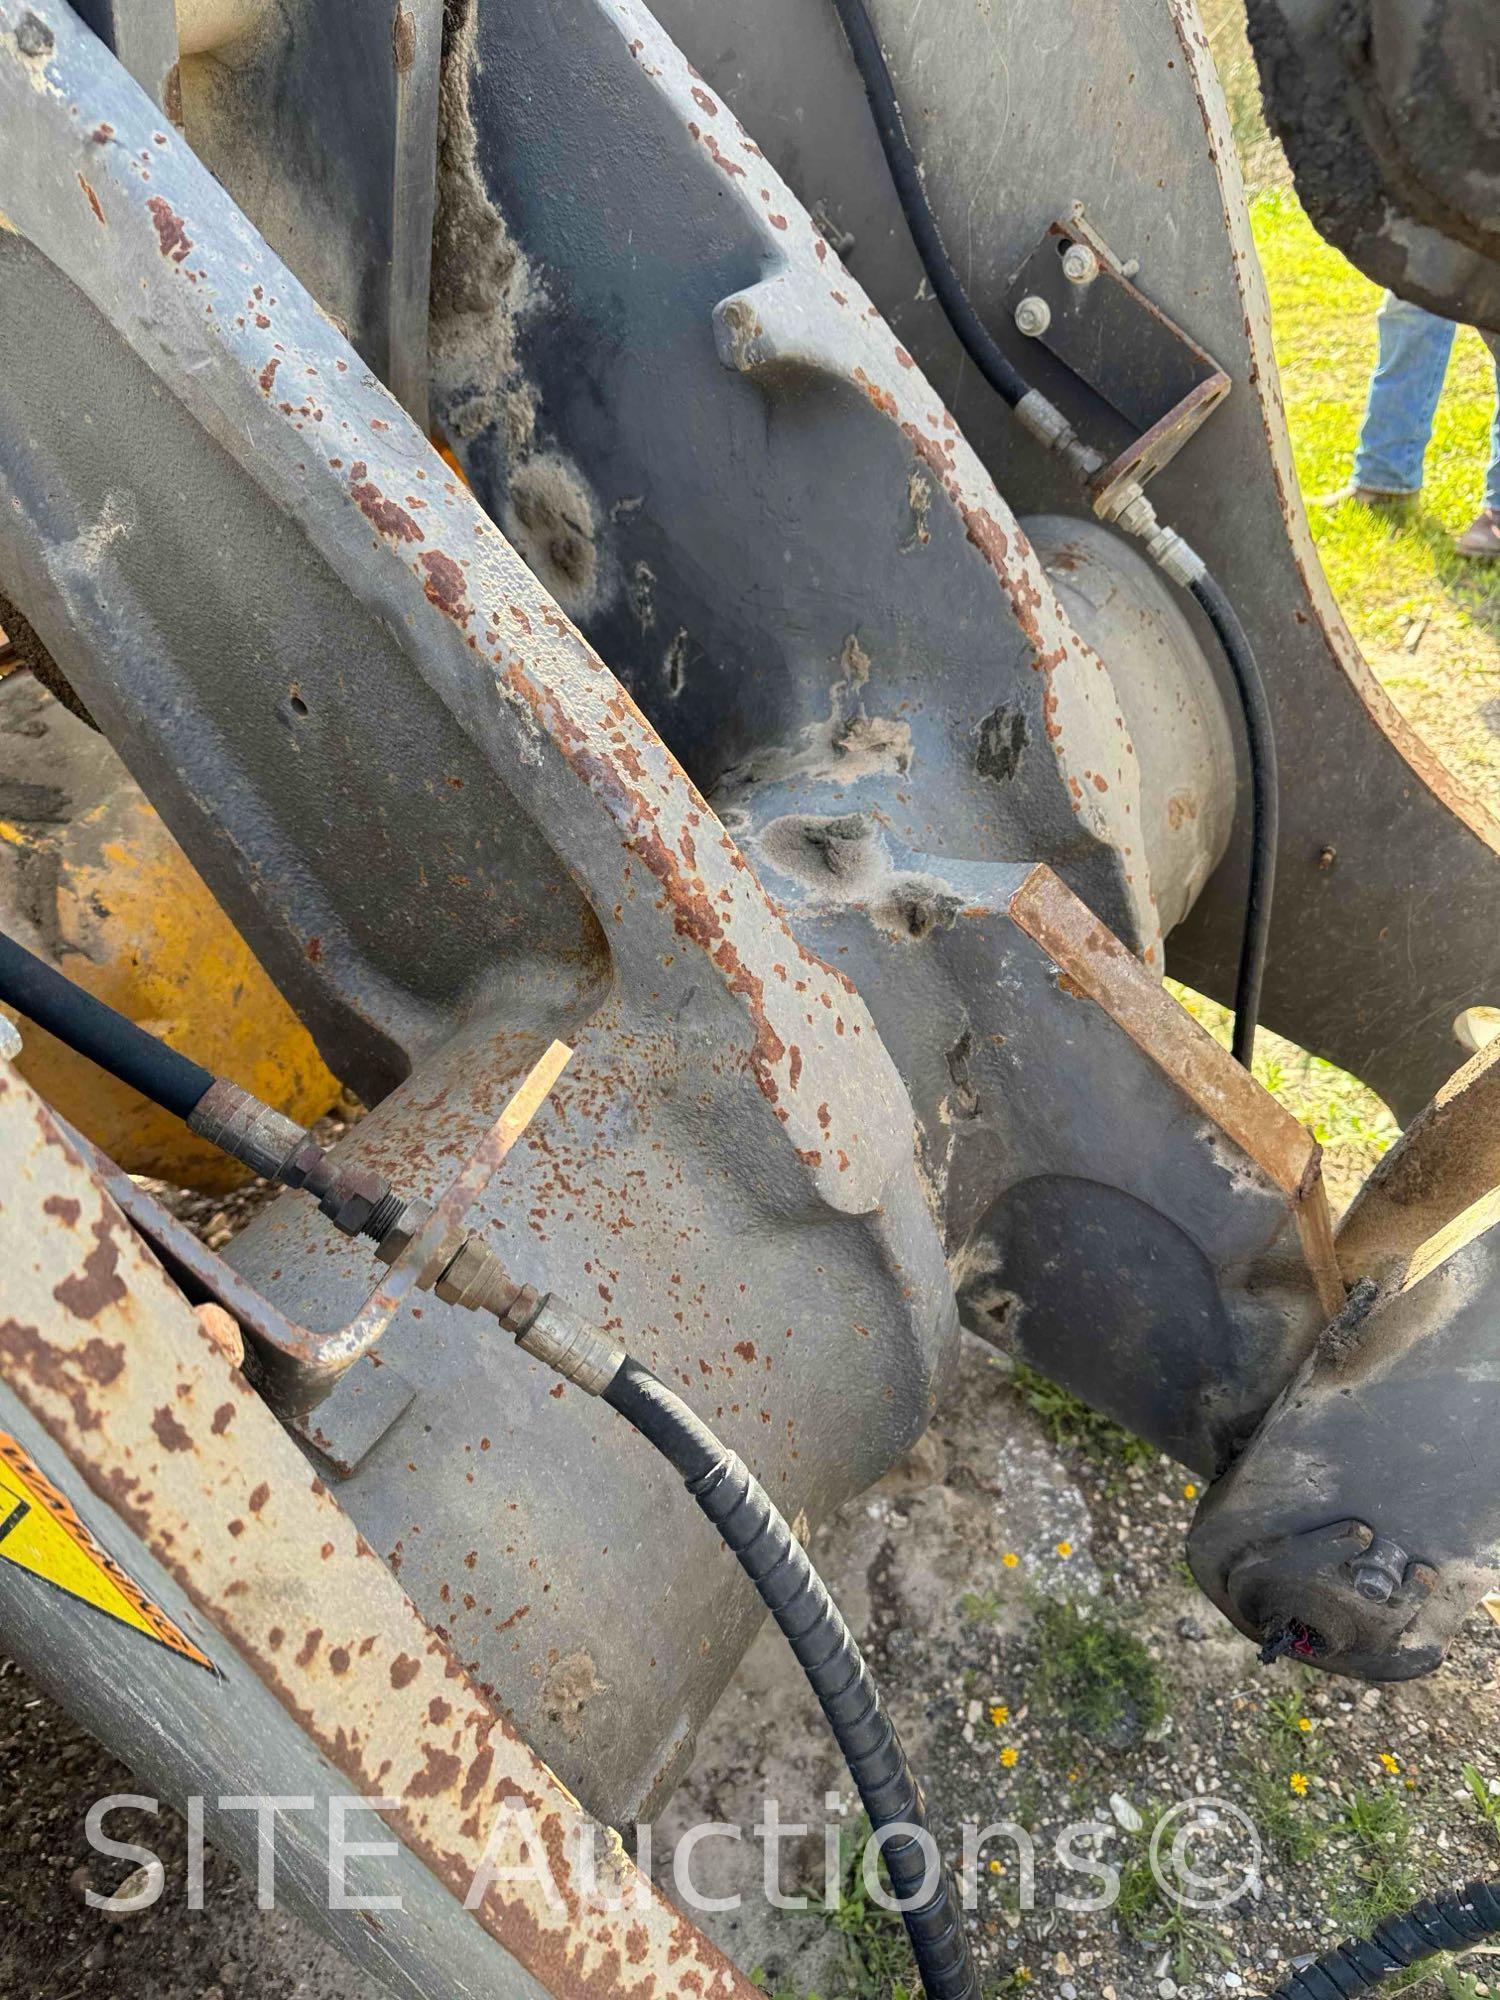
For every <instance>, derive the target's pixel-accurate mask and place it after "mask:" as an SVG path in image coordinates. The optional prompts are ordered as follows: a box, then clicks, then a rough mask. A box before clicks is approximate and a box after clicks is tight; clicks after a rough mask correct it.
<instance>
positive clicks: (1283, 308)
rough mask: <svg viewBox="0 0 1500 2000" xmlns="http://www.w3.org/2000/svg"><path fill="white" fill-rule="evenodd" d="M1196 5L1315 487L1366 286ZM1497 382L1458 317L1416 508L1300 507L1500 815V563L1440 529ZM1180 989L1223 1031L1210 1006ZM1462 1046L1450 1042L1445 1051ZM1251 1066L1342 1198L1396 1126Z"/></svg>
mask: <svg viewBox="0 0 1500 2000" xmlns="http://www.w3.org/2000/svg"><path fill="white" fill-rule="evenodd" d="M1203 15H1204V24H1205V27H1206V28H1207V31H1208V34H1209V38H1210V42H1211V44H1212V48H1213V53H1214V58H1215V61H1216V62H1217V64H1218V68H1219V74H1220V77H1221V79H1222V81H1223V84H1224V91H1225V97H1226V100H1227V102H1228V105H1229V114H1230V122H1231V124H1232V126H1233V128H1234V133H1235V139H1236V142H1237V144H1238V147H1239V151H1240V157H1241V162H1242V164H1243V167H1244V171H1245V179H1246V183H1247V185H1248V187H1249V188H1250V190H1251V197H1252V199H1251V219H1252V224H1253V227H1254V232H1255V239H1256V244H1257V247H1258V248H1259V251H1260V256H1261V263H1262V267H1263V269H1264V272H1265V278H1266V286H1267V290H1268V292H1269V295H1270V299H1271V311H1272V325H1273V331H1274V338H1275V345H1276V358H1277V363H1278V366H1279V369H1280V374H1281V386H1282V393H1283V397H1284V400H1285V404H1286V412H1287V421H1288V425H1289V428H1290V431H1291V437H1292V446H1293V452H1294V456H1295V459H1296V465H1297V473H1298V477H1299V480H1300V483H1301V486H1302V490H1303V493H1304V494H1305V495H1308V496H1310V497H1312V498H1316V497H1318V496H1321V495H1324V494H1327V493H1331V492H1333V491H1336V490H1337V489H1338V488H1339V487H1341V486H1342V485H1343V483H1344V482H1345V480H1346V479H1347V478H1348V476H1349V471H1350V466H1351V463H1352V460H1353V455H1354V447H1355V442H1356V438H1357V436H1358V431H1359V423H1360V418H1361V415H1362V413H1363V410H1364V402H1365V393H1366V389H1367V386H1368V383H1369V376H1370V369H1371V366H1372V364H1373V361H1374V357H1375V308H1376V306H1377V305H1378V303H1379V299H1380V293H1379V291H1378V290H1377V288H1376V287H1375V286H1374V285H1372V284H1370V283H1369V281H1368V280H1367V279H1365V278H1364V277H1362V276H1361V275H1360V273H1359V272H1358V271H1356V270H1355V269H1354V267H1353V266H1352V265H1351V264H1349V263H1348V262H1346V260H1345V259H1344V258H1343V257H1341V256H1340V255H1339V253H1338V252H1337V251H1336V250H1333V249H1331V248H1330V247H1329V246H1328V245H1327V244H1326V243H1324V242H1323V241H1322V240H1321V239H1320V238H1319V236H1318V235H1317V233H1316V232H1315V231H1314V229H1313V227H1312V225H1311V224H1310V223H1309V221H1308V220H1307V217H1306V216H1305V215H1304V214H1303V212H1302V209H1301V207H1300V206H1299V204H1298V202H1297V199H1296V195H1295V194H1294V192H1293V190H1292V186H1291V179H1290V175H1289V173H1288V171H1287V167H1286V162H1285V160H1284V159H1283V157H1282V156H1281V153H1280V149H1279V147H1278V146H1277V145H1276V144H1275V142H1274V141H1273V140H1272V139H1271V138H1270V136H1269V134H1268V133H1267V131H1266V129H1265V124H1264V121H1263V118H1262V115H1261V109H1260V89H1259V81H1258V78H1257V76H1256V71H1255V64H1254V60H1253V58H1252V56H1251V53H1250V48H1249V43H1248V41H1247V39H1246V35H1245V26H1244V5H1243V0H1204V5H1203ZM1494 382H1495V371H1494V364H1493V362H1492V360H1491V358H1490V356H1489V354H1488V352H1487V350H1486V349H1485V347H1484V345H1483V343H1482V342H1481V341H1480V339H1479V336H1478V335H1477V334H1475V333H1473V332H1471V331H1469V330H1467V329H1463V330H1461V331H1460V333H1459V335H1458V339H1457V341H1456V343H1455V347H1454V355H1453V361H1452V364H1451V366H1450V368H1449V372H1448V381H1447V385H1446V389H1445V393H1444V397H1443V401H1442V403H1441V405H1440V407H1439V411H1438V417H1437V423H1436V426H1435V429H1434V433H1433V440H1432V446H1431V449H1430V451H1429V453H1428V456H1427V468H1426V485H1425V489H1424V492H1423V497H1422V504H1421V507H1420V509H1419V510H1418V511H1417V512H1416V513H1415V514H1414V515H1413V516H1412V517H1410V518H1406V519H1400V520H1394V521H1393V520H1391V519H1389V518H1387V517H1383V516H1382V515H1380V514H1377V513H1372V512H1370V511H1369V510H1366V509H1364V508H1360V507H1357V506H1349V505H1345V506H1342V507H1338V508H1334V509H1331V510H1323V509H1319V508H1317V507H1310V508H1309V521H1310V525H1311V529H1312V534H1313V538H1314V541H1315V542H1316V544H1317V547H1318V552H1319V555H1320V557H1321V559H1322V562H1323V567H1324V570H1325V572H1326V573H1327V576H1328V580H1329V582H1330V584H1331V585H1332V586H1333V589H1334V592H1335V594H1336V595H1337V597H1338V599H1339V603H1340V605H1341V607H1342V609H1343V612H1344V616H1345V619H1346V621H1347V623H1348V625H1349V627H1350V630H1351V631H1352V633H1353V635H1354V638H1355V640H1356V641H1357V642H1358V644H1359V646H1360V647H1361V649H1362V650H1363V652H1364V654H1365V657H1366V659H1367V660H1368V662H1369V664H1370V666H1371V667H1372V669H1373V670H1374V673H1375V675H1376V677H1377V679H1378V680H1379V681H1380V682H1381V684H1382V685H1383V687H1384V688H1385V691H1386V692H1387V694H1388V695H1389V696H1390V697H1391V699H1392V701H1393V702H1394V703H1395V705H1396V707H1397V708H1398V709H1399V710H1400V711H1401V712H1402V713H1403V715H1404V716H1405V717H1406V719H1407V721H1408V722H1410V723H1411V725H1412V726H1413V727H1414V728H1415V729H1416V730H1417V732H1418V733H1419V734H1420V735H1421V736H1423V737H1424V738H1425V739H1426V741H1427V742H1428V744H1429V745H1430V746H1431V747H1432V748H1433V749H1434V750H1436V752H1437V753H1438V755H1439V756H1440V757H1441V758H1442V759H1443V761H1444V762H1445V763H1447V764H1448V766H1449V767H1450V769H1452V770H1453V771H1454V772H1455V774H1456V775H1457V776H1458V778H1459V779H1460V781H1461V782H1462V783H1463V784H1464V786H1465V787H1466V788H1467V789H1468V790H1469V791H1470V792H1471V793H1473V794H1474V795H1475V796H1477V797H1478V798H1479V799H1480V800H1481V801H1482V802H1483V803H1485V804H1486V805H1488V807H1489V809H1490V810H1491V811H1492V812H1497V813H1500V565H1496V566H1489V567H1487V566H1485V565H1483V564H1475V563H1466V562H1465V561H1464V560H1463V559H1462V558H1461V557H1459V556H1458V555H1457V554H1456V553H1455V552H1454V550H1453V547H1452V539H1451V538H1452V536H1453V535H1454V533H1455V532H1457V531H1459V530H1461V529H1462V528H1464V527H1465V526H1466V525H1467V524H1468V522H1469V521H1470V520H1471V519H1472V518H1473V516H1474V514H1475V513H1476V512H1477V511H1478V509H1479V506H1480V503H1481V498H1482V489H1483V479H1484V468H1485V464H1486V461H1487V459H1488V456H1489V441H1490V423H1491V417H1492V414H1493V410H1494ZM1179 997H1184V998H1185V1001H1186V1004H1187V1005H1188V1006H1189V1008H1190V1010H1191V1011H1192V1012H1193V1013H1194V1014H1195V1015H1196V1016H1197V1017H1198V1018H1199V1019H1200V1020H1201V1021H1202V1022H1203V1023H1204V1025H1205V1026H1207V1027H1208V1028H1209V1029H1210V1031H1211V1032H1213V1033H1214V1034H1216V1035H1218V1036H1219V1037H1220V1038H1221V1039H1227V1016H1226V1015H1225V1014H1224V1011H1223V1010H1222V1009H1221V1008H1217V1007H1215V1006H1213V1004H1212V1003H1211V1002H1208V1001H1204V1000H1201V999H1199V998H1198V997H1197V996H1193V995H1186V996H1184V995H1182V994H1179ZM1461 1059H1462V1051H1461V1050H1460V1049H1459V1047H1458V1045H1457V1043H1455V1045H1454V1064H1455V1067H1457V1064H1458V1062H1459V1061H1460V1060H1461ZM1256 1073H1257V1075H1258V1076H1259V1077H1260V1080H1261V1081H1262V1083H1264V1084H1265V1085H1266V1087H1267V1088H1268V1089H1269V1090H1270V1091H1271V1092H1272V1093H1273V1094H1274V1095H1275V1096H1276V1097H1278V1098H1279V1099H1280V1100H1281V1102H1282V1103H1284V1104H1285V1105H1286V1106H1287V1107H1288V1108H1289V1109H1290V1110H1291V1111H1292V1112H1293V1113H1294V1114H1295V1115H1296V1116H1297V1117H1298V1118H1300V1119H1302V1121H1303V1122H1304V1123H1305V1124H1307V1125H1308V1126H1309V1127H1310V1128H1311V1129H1312V1131H1313V1132H1314V1134H1315V1135H1316V1137H1317V1138H1318V1140H1319V1141H1320V1143H1321V1144H1322V1145H1323V1147H1324V1149H1325V1162H1324V1173H1325V1179H1326V1181H1327V1184H1328V1189H1329V1196H1330V1199H1331V1200H1332V1201H1333V1203H1334V1206H1335V1208H1342V1207H1343V1206H1344V1205H1345V1204H1346V1203H1347V1201H1348V1199H1349V1197H1350V1196H1351V1195H1352V1193H1353V1191H1354V1189H1355V1188H1356V1187H1357V1185H1358V1184H1359V1182H1360V1181H1361V1180H1362V1179H1363V1177H1364V1176H1365V1174H1366V1173H1368V1171H1369V1169H1370V1168H1371V1167H1372V1166H1373V1165H1374V1163H1375V1161H1376V1160H1377V1159H1378V1158H1379V1157H1380V1154H1381V1153H1382V1152H1383V1151H1384V1149H1385V1147H1386V1146H1388V1145H1389V1144H1390V1143H1391V1141H1392V1139H1393V1138H1394V1137H1395V1135H1396V1127H1395V1123H1394V1121H1393V1120H1392V1119H1391V1117H1390V1116H1389V1114H1388V1112H1387V1111H1386V1109H1385V1107H1384V1106H1383V1105H1382V1104H1381V1103H1380V1101H1379V1100H1378V1099H1377V1098H1375V1097H1374V1096H1373V1095H1372V1094H1371V1093H1370V1092H1369V1091H1367V1090H1365V1089H1364V1088H1363V1087H1362V1086H1361V1085H1360V1084H1359V1083H1358V1082H1357V1081H1355V1080H1354V1079H1353V1078H1349V1077H1346V1076H1345V1075H1344V1074H1343V1072H1342V1071H1340V1070H1337V1069H1335V1068H1334V1067H1333V1066H1332V1065H1331V1064H1328V1063H1323V1062H1320V1061H1318V1060H1317V1059H1316V1058H1314V1057H1312V1056H1309V1055H1307V1054H1306V1053H1305V1052H1304V1051H1302V1050H1300V1049H1297V1048H1295V1047H1294V1046H1293V1045H1291V1044H1290V1043H1287V1042H1283V1041H1281V1040H1279V1039H1278V1038H1277V1037H1275V1036H1272V1035H1269V1034H1265V1033H1263V1034H1262V1036H1261V1039H1260V1046H1259V1050H1258V1059H1257V1062H1256Z"/></svg>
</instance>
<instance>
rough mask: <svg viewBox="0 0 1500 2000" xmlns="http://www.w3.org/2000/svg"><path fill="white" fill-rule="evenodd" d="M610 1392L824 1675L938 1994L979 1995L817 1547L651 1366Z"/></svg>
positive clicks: (941, 1867) (805, 1663)
mask: <svg viewBox="0 0 1500 2000" xmlns="http://www.w3.org/2000/svg"><path fill="white" fill-rule="evenodd" d="M604 1400H605V1402H606V1403H608V1404H610V1405H611V1407H612V1408H614V1409H616V1410H618V1411H619V1413H620V1415H621V1416H622V1417H625V1418H626V1419H627V1420H628V1421H629V1422H630V1423H632V1424H633V1425H634V1426H635V1428H636V1429H637V1430H638V1431H639V1432H640V1433H641V1435H642V1437H644V1438H645V1439H646V1440H647V1441H648V1442H649V1443H650V1444H652V1445H654V1446H655V1447H656V1449H657V1450H658V1451H659V1452H661V1454H662V1456H663V1457H664V1458H666V1459H667V1460H668V1461H669V1462H670V1463H671V1464H672V1465H673V1466H674V1467H675V1468H676V1470H677V1471H678V1472H679V1473H680V1474H681V1475H682V1478H683V1480H684V1481H685V1482H686V1485H687V1489H688V1491H689V1493H691V1494H692V1496H693V1498H694V1499H695V1500H696V1501H697V1503H698V1505H699V1507H700V1508H701V1509H702V1510H703V1512H704V1513H705V1514H706V1515H707V1516H708V1518H709V1520H710V1521H712V1522H713V1524H714V1526H715V1527H716V1528H717V1529H718V1531H719V1533H720V1535H721V1536H722V1537H723V1539H724V1542H725V1544H726V1546H727V1547H728V1548H729V1549H730V1550H732V1552H733V1553H734V1555H735V1556H736V1557H737V1558H738V1561H739V1564H740V1567H741V1568H742V1569H743V1570H744V1572H745V1574H746V1575H747V1576H748V1577H749V1578H750V1581H751V1582H752V1583H753V1584H754V1585H755V1587H756V1589H757V1590H758V1591H759V1592H760V1595H761V1598H762V1600H763V1601H764V1603H765V1605H766V1608H767V1609H768V1610H769V1611H770V1613H771V1615H772V1617H773V1618H774V1619H775V1620H776V1623H777V1624H778V1625H779V1626H780V1627H781V1630H782V1632H783V1633H784V1634H785V1636H786V1638H787V1640H788V1642H789V1644H790V1645H791V1648H792V1651H793V1652H794V1653H795V1654H796V1656H797V1659H798V1661H799V1662H800V1663H801V1666H802V1669H803V1672H804V1673H805V1674H806V1675H807V1678H808V1680H809V1681H810V1682H811V1684H812V1689H813V1692H814V1694H816V1695H817V1697H818V1701H819V1703H820V1704H821V1706H822V1709H823V1713H824V1715H825V1716H826V1717H827V1718H828V1724H829V1727H830V1728H831V1729H832V1731H833V1733H834V1736H835V1737H836V1738H837V1741H838V1745H839V1748H840V1750H841V1751H842V1752H843V1754H844V1759H845V1761H846V1762H847V1764H848V1766H849V1773H850V1776H851V1777H852V1778H853V1779H854V1782H855V1785H856V1786H857V1788H858V1790H859V1795H860V1798H861V1799H862V1800H863V1802H864V1807H865V1811H866V1812H867V1813H868V1814H869V1817H870V1824H871V1826H872V1828H874V1830H875V1832H876V1834H877V1835H878V1834H879V1833H880V1831H881V1829H882V1828H884V1827H896V1828H901V1829H906V1830H907V1831H903V1832H898V1833H894V1834H893V1835H891V1837H890V1838H888V1839H886V1840H884V1841H883V1842H882V1843H881V1845H882V1851H883V1854H884V1858H885V1864H886V1869H887V1871H888V1873H889V1875H890V1880H891V1888H892V1890H893V1892H894V1894H895V1896H896V1898H897V1900H898V1901H899V1902H900V1904H901V1905H902V1912H901V1914H902V1916H903V1918H904V1919H905V1922H906V1929H907V1934H908V1935H909V1937H910V1938H911V1945H912V1951H913V1953H914V1955H915V1957H916V1961H917V1968H918V1970H919V1972H920V1973H921V1977H922V1986H923V1990H924V1991H925V1992H926V1993H927V1994H928V1995H929V2000H979V1995H980V1987H979V1978H978V1974H977V1972H976V1971H975V1968H974V1964H973V1960H972V1958H971V1956H970V1953H969V1941H968V1937H967V1935H966V1934H965V1931H964V1923H963V1911H962V1908H961V1906H960V1903H959V1898H958V1892H957V1889H956V1886H955V1884H954V1881H953V1877H952V1875H951V1873H950V1872H949V1870H948V1868H947V1866H946V1865H945V1864H944V1863H943V1862H942V1860H941V1858H940V1857H939V1856H938V1855H937V1852H936V1848H935V1846H934V1844H933V1842H932V1838H931V1835H930V1834H929V1833H928V1832H927V1814H926V1808H925V1806H924V1805H923V1802H922V1794H921V1790H920V1788H919V1787H918V1785H917V1782H916V1779H915V1778H914V1777H913V1776H912V1771H911V1766H910V1765H909V1764H908V1762H907V1760H906V1752H905V1751H904V1750H903V1749H902V1747H901V1741H900V1738H899V1737H898V1736H897V1734H896V1731H895V1728H894V1727H893V1725H892V1723H891V1720H890V1717H889V1716H888V1715H887V1714H886V1712H885V1707H884V1705H883V1703H882V1702H881V1699H880V1694H879V1690H878V1689H877V1688H876V1686H875V1682H874V1680H873V1678H872V1677H871V1674H870V1670H869V1668H868V1667H867V1666H866V1665H865V1662H864V1659H863V1657H862V1655H861V1653H860V1650H859V1647H858V1646H857V1645H856V1644H855V1642H854V1638H853V1635H852V1634H851V1633H850V1631H849V1628H848V1626H847V1625H846V1624H845V1623H844V1621H843V1618H842V1617H841V1616H840V1615H839V1610H838V1607H837V1605H836V1604H835V1603H834V1601H833V1599H832V1598H831V1597H830V1596H829V1594H828V1588H827V1586H826V1584H824V1582H823V1580H822V1578H821V1577H820V1576H819V1575H818V1573H817V1571H816V1570H815V1569H814V1568H813V1566H812V1564H811V1562H810V1561H809V1560H808V1557H807V1553H806V1551H805V1550H804V1549H803V1547H802V1545H801V1543H800V1542H799V1541H798V1540H797V1538H796V1537H795V1535H793V1533H792V1531H791V1529H790V1528H789V1527H788V1526H787V1524H786V1522H785V1521H784V1520H783V1519H782V1516H781V1514H780V1513H779V1512H778V1511H777V1509H776V1507H775V1505H774V1503H773V1502H772V1500H771V1498H770V1496H769V1495H768V1494H767V1493H766V1491H765V1489H764V1488H763V1487H762V1486H761V1485H760V1483H759V1481H758V1480H757V1479H756V1478H755V1477H754V1475H753V1474H752V1473H751V1471H750V1469H749V1468H748V1466H746V1464H745V1463H744V1461H743V1459H741V1458H740V1457H739V1456H738V1455H737V1454H736V1453H735V1452H732V1451H730V1450H729V1448H728V1447H727V1446H726V1445H724V1444H722V1443H721V1442H720V1441H719V1439H718V1438H717V1437H715V1436H714V1434H713V1432H712V1431H711V1430H710V1429H709V1428H708V1426H707V1425H706V1424H705V1423H703V1422H702V1421H701V1420H700V1419H699V1418H698V1417H697V1416H695V1415H694V1414H693V1412H692V1410H691V1409H689V1407H688V1406H687V1404H686V1403H684V1402H683V1401H682V1399H681V1397H679V1396H676V1395H674V1394H673V1392H672V1391H671V1390H670V1389H669V1388H668V1387H667V1386H666V1384H665V1383H664V1382H662V1381H660V1380H659V1379H658V1378H657V1377H656V1376H655V1375H653V1374H652V1372H651V1370H650V1369H649V1368H646V1367H643V1366H642V1365H641V1363H639V1362H638V1361H633V1360H626V1361H624V1362H623V1363H622V1364H621V1366H620V1368H619V1370H618V1372H617V1373H616V1375H615V1377H614V1379H613V1381H612V1382H611V1383H610V1384H609V1386H608V1387H607V1388H606V1389H605V1390H604ZM934 1869H935V1870H936V1884H935V1886H930V1885H929V1877H930V1876H931V1874H932V1872H933V1870H934ZM924 1889H926V1891H927V1893H926V1895H925V1897H924V1895H923V1891H924Z"/></svg>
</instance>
